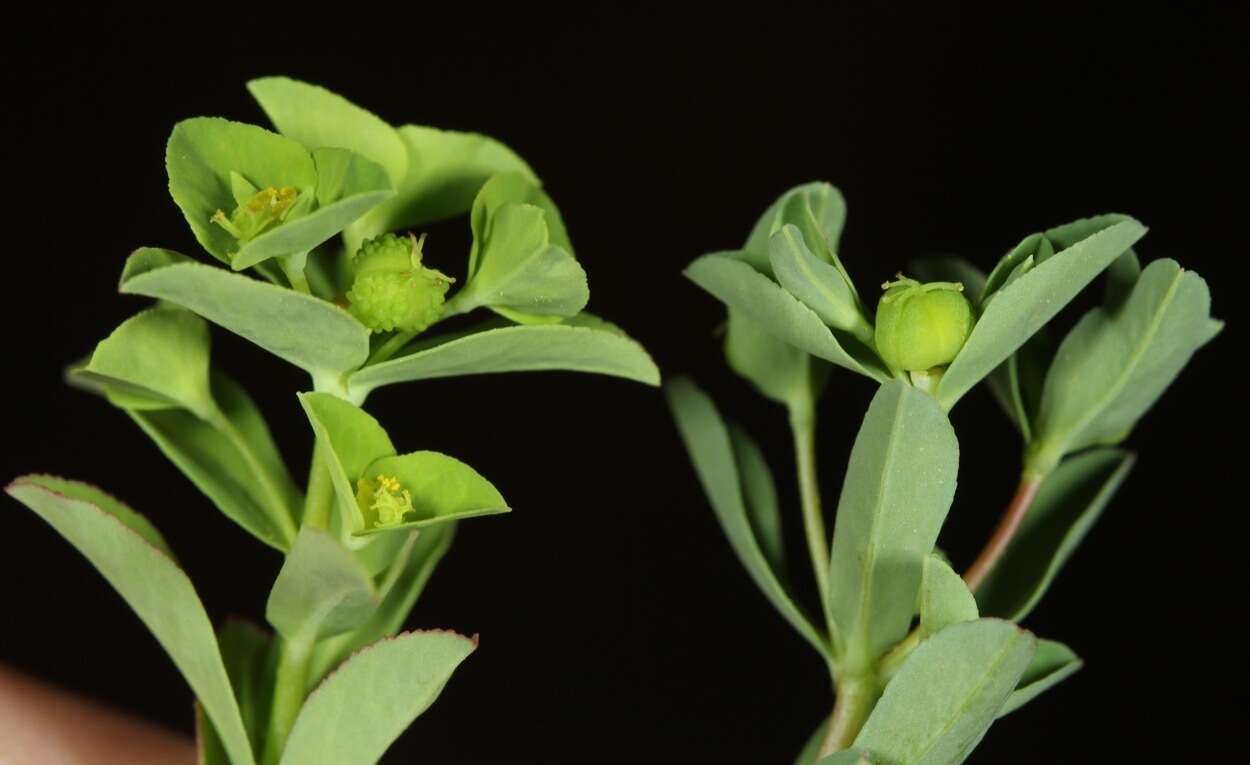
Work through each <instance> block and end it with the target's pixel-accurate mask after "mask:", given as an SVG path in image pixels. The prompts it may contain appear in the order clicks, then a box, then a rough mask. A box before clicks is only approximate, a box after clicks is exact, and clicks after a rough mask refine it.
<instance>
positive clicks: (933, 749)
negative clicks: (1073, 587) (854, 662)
mask: <svg viewBox="0 0 1250 765" xmlns="http://www.w3.org/2000/svg"><path fill="white" fill-rule="evenodd" d="M1036 642H1037V641H1036V640H1035V639H1034V637H1033V636H1032V635H1031V634H1030V633H1028V632H1025V631H1024V630H1021V629H1019V628H1017V627H1016V626H1015V625H1013V624H1011V623H1009V622H1003V621H998V620H995V619H979V620H977V621H973V622H962V623H960V624H953V625H951V626H950V627H947V628H946V629H944V630H942V631H941V632H939V633H938V634H936V635H934V636H933V637H931V638H929V639H928V640H926V641H924V642H923V643H921V644H920V645H919V646H918V647H917V648H916V650H915V651H913V652H912V654H911V655H910V656H909V657H907V661H905V662H904V663H903V666H902V668H901V669H899V671H898V674H897V675H895V676H894V679H893V680H891V681H890V683H889V685H887V686H886V688H885V693H884V694H882V696H881V700H880V701H878V702H877V707H876V709H874V710H873V712H872V714H871V715H870V716H869V718H868V722H866V723H865V724H864V728H863V730H861V731H860V732H859V735H858V736H857V737H856V738H855V746H857V747H859V748H862V749H865V750H868V751H870V752H872V759H873V762H875V763H880V764H881V765H957V763H960V762H963V761H964V759H966V758H967V756H968V755H969V754H970V753H971V752H972V749H973V747H975V746H976V745H977V743H979V742H980V740H981V738H982V737H983V736H984V735H985V731H986V730H987V729H988V728H989V726H990V725H991V724H992V723H993V722H994V718H995V715H996V714H997V713H998V710H999V709H1000V708H1001V707H1002V705H1003V702H1004V701H1005V700H1006V699H1007V697H1008V695H1009V694H1010V693H1011V692H1012V689H1014V688H1015V687H1016V682H1017V681H1018V680H1019V679H1020V676H1021V675H1022V674H1023V672H1024V670H1025V668H1026V667H1027V666H1028V664H1029V660H1030V659H1031V658H1032V656H1033V651H1034V647H1035V645H1036Z"/></svg>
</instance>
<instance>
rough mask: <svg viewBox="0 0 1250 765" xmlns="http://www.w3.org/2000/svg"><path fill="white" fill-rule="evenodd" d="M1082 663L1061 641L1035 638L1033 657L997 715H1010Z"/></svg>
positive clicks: (1068, 675)
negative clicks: (1037, 639) (1035, 644)
mask: <svg viewBox="0 0 1250 765" xmlns="http://www.w3.org/2000/svg"><path fill="white" fill-rule="evenodd" d="M1083 666H1085V662H1083V661H1081V659H1080V657H1079V656H1077V655H1076V654H1075V653H1073V651H1072V649H1071V648H1068V647H1067V646H1066V645H1064V644H1063V643H1056V642H1055V641H1053V640H1039V641H1037V652H1036V653H1034V654H1033V659H1032V661H1030V662H1029V666H1028V668H1027V669H1025V670H1024V675H1022V676H1021V677H1020V682H1019V683H1017V684H1016V689H1015V690H1014V691H1012V692H1011V695H1010V696H1008V697H1007V701H1006V703H1004V704H1003V706H1002V708H1001V709H999V710H998V716H999V717H1003V716H1005V715H1008V714H1011V713H1012V712H1014V711H1016V710H1017V709H1019V708H1020V707H1022V706H1024V705H1025V704H1027V703H1029V702H1030V701H1032V700H1033V699H1035V698H1037V697H1038V696H1040V695H1041V694H1042V693H1044V692H1046V691H1047V690H1049V689H1051V688H1052V687H1054V686H1056V685H1058V684H1059V683H1061V682H1063V681H1064V680H1066V679H1068V678H1069V677H1071V676H1072V675H1073V674H1075V673H1076V671H1077V670H1079V669H1080V668H1081V667H1083Z"/></svg>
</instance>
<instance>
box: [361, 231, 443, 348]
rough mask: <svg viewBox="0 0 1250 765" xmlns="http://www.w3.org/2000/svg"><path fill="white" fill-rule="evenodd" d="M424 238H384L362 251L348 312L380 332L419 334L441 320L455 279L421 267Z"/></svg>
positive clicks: (366, 243)
mask: <svg viewBox="0 0 1250 765" xmlns="http://www.w3.org/2000/svg"><path fill="white" fill-rule="evenodd" d="M424 243H425V236H424V235H422V236H421V238H420V239H416V238H414V237H413V236H411V235H409V236H407V237H400V236H396V235H394V234H383V235H382V236H379V237H375V238H373V239H370V240H368V241H366V242H365V243H364V244H362V245H361V246H360V250H359V251H358V252H357V253H356V257H355V258H353V259H352V265H353V267H354V268H355V271H356V277H355V281H353V282H352V288H351V289H350V290H348V292H347V299H348V301H349V310H350V311H351V313H352V315H353V316H355V317H356V318H357V319H359V320H360V322H361V323H362V324H364V325H365V326H366V327H368V328H369V329H371V330H373V331H375V332H389V331H391V330H403V331H406V332H420V331H422V330H424V329H425V328H426V327H428V326H430V325H431V324H433V323H434V322H435V321H437V320H438V317H439V316H440V315H442V312H443V299H444V297H445V296H446V295H447V288H448V287H449V286H450V285H451V283H452V282H453V281H455V280H454V279H452V278H451V277H449V276H446V275H445V274H442V273H439V272H438V271H436V270H434V269H432V268H426V267H425V266H423V265H421V247H422V245H423V244H424Z"/></svg>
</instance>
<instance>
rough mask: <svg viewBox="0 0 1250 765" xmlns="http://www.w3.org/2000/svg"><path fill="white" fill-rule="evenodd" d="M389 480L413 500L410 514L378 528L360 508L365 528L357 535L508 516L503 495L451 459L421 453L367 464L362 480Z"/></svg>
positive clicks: (369, 512) (370, 513) (370, 514)
mask: <svg viewBox="0 0 1250 765" xmlns="http://www.w3.org/2000/svg"><path fill="white" fill-rule="evenodd" d="M378 476H389V477H391V478H394V479H396V480H398V481H399V484H400V486H402V487H403V489H404V490H405V491H407V492H409V493H410V494H411V496H412V506H413V510H412V511H410V512H409V513H408V514H407V515H406V516H405V518H404V522H403V523H400V524H399V525H396V526H378V525H377V518H376V515H375V513H373V511H372V510H371V509H370V508H367V507H365V508H361V511H362V512H363V514H364V519H365V526H364V530H363V531H362V532H360V533H362V534H371V533H377V532H393V531H397V530H401V529H414V528H421V527H423V526H429V525H432V524H437V523H446V522H447V521H453V520H460V519H462V518H472V517H475V516H479V515H495V514H497V513H507V512H511V508H510V507H508V503H507V502H506V501H505V500H504V498H503V495H501V494H500V493H499V491H498V490H497V489H496V488H495V487H494V486H492V485H491V483H490V481H487V480H486V479H485V478H483V477H482V476H481V474H480V473H478V472H477V471H476V470H474V469H473V468H471V467H469V466H468V465H466V464H464V463H463V462H461V461H460V460H458V459H455V458H454V457H448V456H447V455H446V454H439V453H438V452H430V451H422V452H411V453H409V454H400V455H396V456H391V457H382V458H381V459H377V460H374V461H373V462H372V463H370V465H369V467H368V468H366V469H365V474H364V478H365V479H367V480H369V481H377V479H378Z"/></svg>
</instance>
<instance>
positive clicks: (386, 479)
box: [356, 475, 414, 528]
mask: <svg viewBox="0 0 1250 765" xmlns="http://www.w3.org/2000/svg"><path fill="white" fill-rule="evenodd" d="M356 504H358V505H359V506H360V511H361V512H362V513H363V514H364V515H365V518H366V519H368V520H369V521H370V524H369V525H370V527H371V528H389V527H391V526H398V525H399V524H400V523H403V520H404V515H405V514H407V513H411V512H412V511H413V509H414V508H413V506H412V493H411V492H409V491H408V490H407V489H405V488H403V487H402V486H401V485H400V483H399V480H398V479H397V478H395V477H394V476H388V475H380V476H378V477H377V478H376V479H374V480H369V479H368V478H361V479H360V480H359V481H357V482H356Z"/></svg>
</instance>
